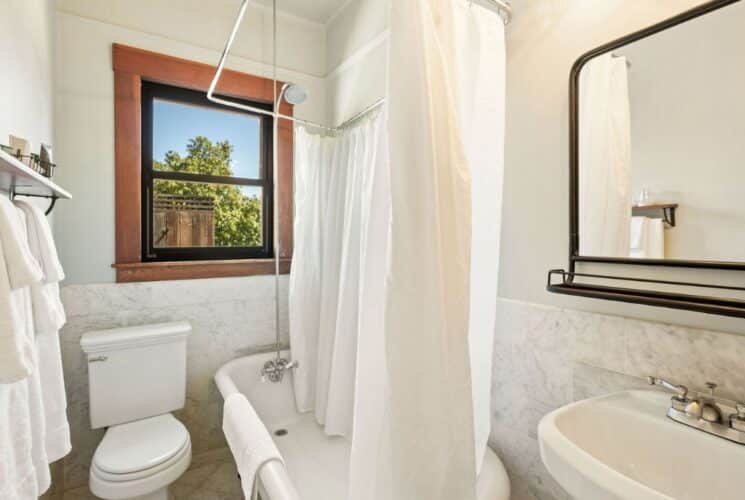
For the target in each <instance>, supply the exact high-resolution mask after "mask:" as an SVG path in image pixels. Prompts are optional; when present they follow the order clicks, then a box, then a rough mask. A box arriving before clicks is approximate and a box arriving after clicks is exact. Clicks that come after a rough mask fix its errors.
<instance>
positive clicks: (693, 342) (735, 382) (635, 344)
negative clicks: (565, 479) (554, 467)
mask: <svg viewBox="0 0 745 500" xmlns="http://www.w3.org/2000/svg"><path fill="white" fill-rule="evenodd" d="M493 359H494V370H493V375H492V379H493V380H492V433H491V436H490V443H491V445H492V447H494V449H495V450H497V452H498V453H499V454H500V456H501V457H502V460H503V462H504V463H505V466H506V467H507V469H508V472H509V474H510V476H511V480H512V483H513V500H514V499H516V500H563V499H564V498H566V494H565V493H564V492H563V491H562V490H561V488H560V487H559V486H558V484H557V483H556V482H555V481H554V480H553V479H552V478H551V477H550V476H549V475H548V472H547V471H546V470H545V468H544V467H543V464H542V463H541V460H540V453H539V449H538V441H537V425H538V422H539V421H540V419H541V418H542V417H543V416H544V415H545V414H546V413H549V412H550V411H552V410H554V409H556V408H559V407H561V406H563V405H565V404H567V403H570V402H572V401H578V400H581V399H585V398H588V397H594V396H600V395H603V394H608V393H611V392H615V391H620V390H627V389H649V386H648V385H647V384H646V380H645V378H646V376H647V375H655V376H658V377H665V378H669V379H671V380H673V381H675V382H678V383H683V384H686V385H688V386H689V387H690V388H691V389H693V390H704V388H705V384H706V382H707V381H713V382H716V383H718V384H719V389H718V391H719V394H720V396H722V397H723V398H727V399H737V400H739V401H745V370H743V368H742V367H743V366H744V363H745V361H744V360H745V336H740V335H733V334H727V333H721V332H712V331H705V330H698V329H693V328H686V327H681V326H673V325H667V324H661V323H653V322H646V321H639V320H635V319H630V318H623V317H615V316H606V315H601V314H594V313H586V312H581V311H575V310H567V309H557V308H552V307H545V306H541V305H537V304H528V303H523V302H516V301H510V300H503V299H500V300H499V301H498V304H497V324H496V331H495V341H494V354H493Z"/></svg>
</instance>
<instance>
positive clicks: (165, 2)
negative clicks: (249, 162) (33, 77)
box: [56, 0, 326, 283]
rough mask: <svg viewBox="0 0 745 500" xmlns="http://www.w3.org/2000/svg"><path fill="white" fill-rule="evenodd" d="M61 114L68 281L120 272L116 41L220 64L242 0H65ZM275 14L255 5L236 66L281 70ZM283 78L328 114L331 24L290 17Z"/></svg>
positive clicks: (282, 34) (309, 113)
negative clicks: (116, 268) (274, 60)
mask: <svg viewBox="0 0 745 500" xmlns="http://www.w3.org/2000/svg"><path fill="white" fill-rule="evenodd" d="M58 8H59V15H58V26H57V29H58V43H57V48H58V50H57V55H58V65H57V85H56V119H57V123H58V131H59V133H58V137H57V160H58V162H59V164H60V165H61V167H60V168H59V172H58V182H59V183H60V184H61V185H63V186H65V188H67V189H68V190H69V191H70V192H72V193H73V195H74V197H75V198H74V199H73V200H72V201H69V202H65V203H59V204H58V207H59V208H58V210H57V211H56V216H57V224H56V239H57V245H58V248H59V252H60V256H61V258H62V262H63V265H64V266H65V269H66V270H67V276H68V280H67V283H102V282H111V281H113V280H114V272H113V270H112V268H111V264H112V263H113V262H114V97H113V93H114V82H113V72H112V69H111V44H112V43H114V42H117V43H123V44H126V45H132V46H136V47H140V48H143V49H146V50H151V51H155V52H160V53H165V54H169V55H173V56H176V57H182V58H186V59H190V60H195V61H199V62H204V63H210V64H215V63H216V62H217V61H218V59H219V57H220V53H221V51H222V48H223V45H224V43H225V41H226V37H227V34H228V33H229V31H230V28H231V26H232V23H233V21H234V19H235V14H236V12H235V8H236V2H227V1H223V0H217V1H214V2H212V1H211V2H209V3H207V2H199V1H184V2H181V3H180V4H179V8H178V9H174V8H173V2H171V1H169V0H148V1H147V2H146V1H143V0H137V1H125V0H112V1H107V2H99V1H96V0H60V2H59V4H58ZM270 21H271V17H270V15H268V13H267V11H266V9H264V8H252V9H250V10H249V11H248V13H247V14H246V18H245V22H244V24H243V26H242V29H241V32H240V36H239V37H238V39H237V41H236V46H235V51H234V52H233V54H235V55H234V56H232V57H231V58H230V60H229V63H228V67H230V68H232V69H236V70H239V71H245V72H248V73H253V74H259V75H263V76H271V65H270V64H267V62H269V61H271V56H272V54H271V52H272V51H271V48H272V43H271V31H272V30H271V22H270ZM278 32H279V37H278V39H279V50H278V63H279V64H278V66H279V68H280V69H279V70H278V78H279V79H283V80H288V81H294V82H296V83H299V84H301V85H303V86H305V87H306V88H307V89H308V90H309V92H310V95H311V98H310V99H309V101H308V102H307V103H306V104H303V105H302V106H299V107H298V108H297V110H296V114H297V115H298V116H300V117H302V118H307V119H311V120H316V121H324V117H325V113H326V102H325V95H326V87H325V81H324V78H323V76H322V75H323V74H324V73H325V40H326V38H325V27H324V26H323V25H319V24H315V23H311V22H308V21H304V20H300V19H297V18H294V17H291V16H282V17H281V18H280V25H279V29H278Z"/></svg>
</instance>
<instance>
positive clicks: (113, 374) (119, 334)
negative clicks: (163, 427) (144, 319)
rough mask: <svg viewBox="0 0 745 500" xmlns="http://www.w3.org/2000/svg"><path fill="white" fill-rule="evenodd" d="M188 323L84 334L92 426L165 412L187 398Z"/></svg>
mask: <svg viewBox="0 0 745 500" xmlns="http://www.w3.org/2000/svg"><path fill="white" fill-rule="evenodd" d="M190 331H191V325H190V324H189V323H187V322H176V323H162V324H157V325H145V326H133V327H128V328H117V329H113V330H101V331H94V332H89V333H86V334H84V335H83V336H82V338H81V339H80V345H81V347H82V348H83V352H84V353H85V355H86V357H87V361H88V384H89V394H90V416H91V427H92V428H93V429H97V428H99V427H108V426H111V425H117V424H122V423H125V422H132V421H135V420H141V419H143V418H148V417H153V416H155V415H161V414H164V413H169V412H172V411H174V410H178V409H180V408H183V407H184V401H185V398H186V338H187V336H188V335H189V332H190Z"/></svg>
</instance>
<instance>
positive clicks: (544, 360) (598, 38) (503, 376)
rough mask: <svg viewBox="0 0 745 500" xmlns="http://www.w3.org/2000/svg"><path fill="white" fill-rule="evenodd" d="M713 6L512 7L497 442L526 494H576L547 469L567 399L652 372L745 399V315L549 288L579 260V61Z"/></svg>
mask: <svg viewBox="0 0 745 500" xmlns="http://www.w3.org/2000/svg"><path fill="white" fill-rule="evenodd" d="M700 3H702V2H701V1H697V0H661V1H657V2H638V1H631V0H626V1H622V0H617V1H608V2H596V1H593V0H514V1H513V2H512V4H513V7H514V11H515V12H514V18H513V21H512V23H511V24H510V26H509V27H508V32H507V33H508V34H507V51H508V55H507V95H508V98H507V137H506V171H505V181H504V182H505V183H504V192H503V195H504V199H503V220H502V238H501V241H502V249H501V260H500V270H501V272H500V285H499V295H500V299H499V301H498V305H497V325H496V335H495V337H496V338H495V349H494V356H493V357H494V372H493V391H492V412H493V415H492V425H493V428H492V434H491V438H490V443H491V445H492V446H493V447H494V448H495V449H496V450H497V451H498V453H499V455H500V456H501V458H502V460H503V461H504V463H505V465H506V467H507V469H508V472H509V474H510V478H511V481H512V486H513V493H514V495H513V500H538V499H540V500H554V499H564V498H567V496H566V494H565V493H564V492H563V491H562V490H561V488H560V487H559V486H558V485H557V484H556V483H555V481H554V480H553V479H552V478H551V477H550V476H549V474H548V472H547V471H546V470H545V468H544V467H543V465H542V463H541V459H540V454H539V448H538V442H537V436H536V426H537V423H538V421H539V420H540V418H541V417H542V416H543V415H545V414H546V413H548V412H549V411H551V410H553V409H555V408H558V407H560V406H562V405H564V404H567V403H569V402H571V401H575V400H578V399H583V398H586V397H589V396H594V395H600V394H605V393H608V392H612V391H616V390H621V389H626V388H643V387H646V386H645V383H644V380H643V377H644V376H646V375H657V376H664V377H669V378H671V379H672V380H675V381H678V382H681V383H685V384H689V385H690V386H691V387H694V388H697V389H701V388H703V387H704V384H705V382H706V381H714V382H717V383H719V384H720V387H721V388H722V394H723V395H725V396H728V397H730V398H737V399H740V400H743V399H745V389H743V387H745V380H743V377H742V370H741V365H742V359H745V336H742V335H739V334H742V333H745V322H743V321H742V320H737V319H731V318H724V317H716V316H710V315H703V314H698V313H692V312H686V311H672V310H666V309H660V308H652V307H646V306H640V305H632V304H621V303H614V302H605V301H599V300H590V299H583V298H575V297H565V296H559V295H553V294H549V293H547V292H546V291H545V286H546V272H547V271H548V270H549V269H553V268H561V267H566V264H567V259H568V248H569V241H568V224H569V209H568V205H569V191H568V180H569V179H568V175H569V166H568V158H569V151H568V144H569V137H568V134H569V130H568V120H569V109H568V81H569V72H570V69H571V65H572V64H573V63H574V61H575V60H576V59H577V58H578V57H579V56H580V55H581V54H582V53H584V52H586V51H587V50H590V49H592V48H594V47H596V46H598V45H600V44H602V43H604V42H608V41H610V40H613V39H615V38H617V37H619V36H622V35H624V34H626V33H629V32H632V31H635V30H638V29H641V28H643V27H645V26H648V25H650V24H653V23H655V22H657V21H660V20H662V19H665V18H667V17H670V16H672V15H675V14H677V13H679V12H682V11H684V10H686V9H688V8H690V7H693V6H695V5H697V4H700ZM596 269H597V268H596ZM603 271H604V272H618V271H619V269H618V268H617V267H608V266H606V267H605V268H603ZM631 271H632V272H639V273H641V272H642V270H641V269H632V270H631ZM647 272H651V273H653V275H654V276H658V277H659V276H672V275H673V273H672V272H671V271H665V270H653V271H652V270H648V271H647ZM675 272H677V273H678V277H679V278H680V276H681V273H682V272H686V273H687V274H686V277H687V278H691V279H692V280H694V281H695V280H705V279H715V280H721V281H725V282H729V283H734V282H737V281H738V280H740V281H741V277H740V276H739V275H737V274H735V275H734V276H733V275H732V273H730V274H725V273H722V272H721V271H719V272H710V271H708V272H707V271H685V270H683V271H681V270H676V271H675Z"/></svg>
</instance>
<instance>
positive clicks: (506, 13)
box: [207, 0, 512, 132]
mask: <svg viewBox="0 0 745 500" xmlns="http://www.w3.org/2000/svg"><path fill="white" fill-rule="evenodd" d="M250 1H251V0H243V2H242V3H241V7H240V9H239V10H238V17H236V19H235V23H233V29H232V30H231V31H230V36H229V37H228V41H227V42H226V43H225V48H224V49H223V51H222V55H221V56H220V61H219V62H218V64H217V70H216V71H215V76H214V77H213V78H212V81H211V82H210V86H209V89H208V90H207V99H208V100H210V101H212V102H214V103H217V104H221V105H223V106H227V107H230V108H235V109H240V110H243V111H248V112H251V113H257V114H260V115H265V116H271V117H272V118H275V119H277V118H279V119H283V120H289V121H291V122H294V123H299V124H301V125H306V126H309V127H314V128H318V129H321V130H323V131H326V132H338V131H339V130H341V129H343V128H344V127H346V126H347V125H349V124H351V123H353V122H355V121H357V120H358V119H359V118H361V117H362V116H364V115H366V114H367V113H368V112H370V111H372V110H374V109H376V108H378V107H380V106H381V105H382V104H384V103H385V99H380V100H379V101H377V102H375V103H373V104H372V105H370V106H368V107H367V108H365V109H363V110H362V111H361V112H359V113H357V114H356V115H354V116H353V117H352V118H350V119H349V120H347V121H345V122H344V123H342V124H341V125H339V126H337V127H328V126H326V125H321V124H320V123H316V122H313V121H310V120H303V119H302V118H296V117H293V116H288V115H284V114H282V113H280V112H279V105H280V103H281V102H282V95H283V94H284V91H285V90H287V87H288V85H289V84H284V85H283V86H282V90H281V91H280V93H279V98H278V99H276V102H274V103H273V108H272V111H267V110H265V109H262V108H257V107H254V106H249V105H246V104H243V103H240V102H235V101H231V100H229V99H223V98H221V97H217V96H216V95H215V89H216V88H217V84H218V82H219V81H220V77H221V76H222V72H223V70H224V69H225V63H226V62H227V60H228V55H230V49H231V48H232V47H233V42H234V41H235V37H236V35H237V34H238V29H239V28H240V26H241V23H242V22H243V17H244V16H245V14H246V9H247V8H248V4H249V3H250ZM473 1H481V2H484V3H487V4H490V5H493V6H495V7H496V8H497V10H498V11H499V13H500V14H501V15H502V16H503V19H504V22H505V24H508V23H509V22H510V20H511V19H512V7H511V6H510V4H509V2H507V1H506V0H470V2H471V3H473ZM275 50H276V49H275ZM275 69H276V68H275ZM274 85H275V89H276V85H277V82H276V80H275V81H274Z"/></svg>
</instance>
